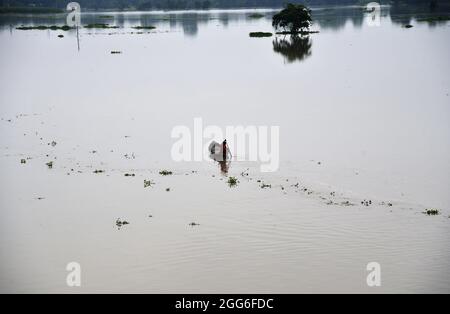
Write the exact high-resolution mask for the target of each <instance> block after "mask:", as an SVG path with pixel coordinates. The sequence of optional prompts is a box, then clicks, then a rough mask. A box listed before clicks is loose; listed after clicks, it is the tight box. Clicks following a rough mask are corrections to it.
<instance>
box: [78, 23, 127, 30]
mask: <svg viewBox="0 0 450 314" xmlns="http://www.w3.org/2000/svg"><path fill="white" fill-rule="evenodd" d="M84 28H100V29H115V28H119V26H111V25H109V24H106V23H93V24H88V25H85V26H84Z"/></svg>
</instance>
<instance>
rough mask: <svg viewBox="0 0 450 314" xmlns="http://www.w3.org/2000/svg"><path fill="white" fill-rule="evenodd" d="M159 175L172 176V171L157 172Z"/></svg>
mask: <svg viewBox="0 0 450 314" xmlns="http://www.w3.org/2000/svg"><path fill="white" fill-rule="evenodd" d="M159 174H160V175H162V176H170V175H171V174H172V171H169V170H161V171H160V172H159Z"/></svg>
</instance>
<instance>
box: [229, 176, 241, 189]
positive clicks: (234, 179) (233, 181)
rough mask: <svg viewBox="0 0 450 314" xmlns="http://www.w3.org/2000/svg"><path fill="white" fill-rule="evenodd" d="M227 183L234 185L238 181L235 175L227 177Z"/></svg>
mask: <svg viewBox="0 0 450 314" xmlns="http://www.w3.org/2000/svg"><path fill="white" fill-rule="evenodd" d="M227 183H228V185H229V186H230V187H233V186H236V185H237V184H238V183H239V181H238V179H237V178H236V177H229V178H228V181H227Z"/></svg>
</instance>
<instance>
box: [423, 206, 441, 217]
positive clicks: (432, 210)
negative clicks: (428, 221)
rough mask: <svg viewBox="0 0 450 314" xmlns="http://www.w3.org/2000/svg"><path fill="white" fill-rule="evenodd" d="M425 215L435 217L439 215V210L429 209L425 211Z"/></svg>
mask: <svg viewBox="0 0 450 314" xmlns="http://www.w3.org/2000/svg"><path fill="white" fill-rule="evenodd" d="M424 214H427V215H428V216H434V215H439V210H438V209H433V208H431V209H427V210H425V212H424Z"/></svg>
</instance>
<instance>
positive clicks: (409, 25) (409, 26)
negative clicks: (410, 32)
mask: <svg viewBox="0 0 450 314" xmlns="http://www.w3.org/2000/svg"><path fill="white" fill-rule="evenodd" d="M403 27H404V28H411V27H414V26H412V25H411V24H406V25H403Z"/></svg>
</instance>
